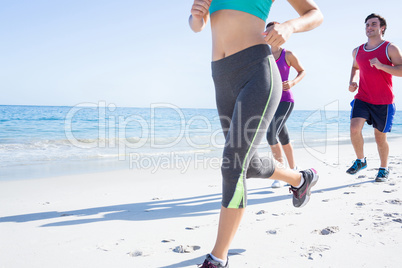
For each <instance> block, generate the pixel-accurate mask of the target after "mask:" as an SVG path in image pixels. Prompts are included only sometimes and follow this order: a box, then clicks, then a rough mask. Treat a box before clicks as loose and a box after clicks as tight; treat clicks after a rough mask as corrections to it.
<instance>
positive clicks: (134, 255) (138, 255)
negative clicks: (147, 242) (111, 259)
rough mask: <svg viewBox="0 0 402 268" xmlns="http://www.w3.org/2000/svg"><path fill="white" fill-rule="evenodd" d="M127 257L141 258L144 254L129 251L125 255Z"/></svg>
mask: <svg viewBox="0 0 402 268" xmlns="http://www.w3.org/2000/svg"><path fill="white" fill-rule="evenodd" d="M127 255H128V256H130V257H141V256H145V255H144V253H143V252H142V251H141V250H134V251H130V252H128V253H127Z"/></svg>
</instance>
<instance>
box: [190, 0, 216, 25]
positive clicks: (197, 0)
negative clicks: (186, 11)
mask: <svg viewBox="0 0 402 268" xmlns="http://www.w3.org/2000/svg"><path fill="white" fill-rule="evenodd" d="M211 2H212V0H194V3H193V6H192V8H191V15H192V16H193V18H194V19H196V20H201V19H203V18H204V17H205V16H206V15H208V12H209V6H210V5H211Z"/></svg>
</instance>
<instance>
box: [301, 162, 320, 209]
mask: <svg viewBox="0 0 402 268" xmlns="http://www.w3.org/2000/svg"><path fill="white" fill-rule="evenodd" d="M312 170H313V173H314V177H313V180H312V181H311V184H310V185H309V187H308V189H307V194H306V199H304V202H303V203H302V204H301V206H300V207H299V208H302V207H304V206H305V205H307V203H308V201H310V195H311V188H313V186H314V185H316V184H317V181H318V178H319V177H320V176H318V173H317V171H316V170H315V169H314V168H312Z"/></svg>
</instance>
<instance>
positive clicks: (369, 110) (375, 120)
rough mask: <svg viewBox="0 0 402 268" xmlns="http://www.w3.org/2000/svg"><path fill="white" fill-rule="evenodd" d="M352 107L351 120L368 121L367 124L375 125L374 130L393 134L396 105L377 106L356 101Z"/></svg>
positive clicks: (352, 103)
mask: <svg viewBox="0 0 402 268" xmlns="http://www.w3.org/2000/svg"><path fill="white" fill-rule="evenodd" d="M350 105H351V106H352V111H351V113H350V118H351V119H352V118H355V117H360V118H364V119H366V120H367V124H369V125H373V127H374V128H376V129H378V130H379V131H381V132H383V133H386V132H391V128H392V121H393V120H394V115H395V111H396V108H395V104H394V103H393V104H385V105H375V104H371V103H368V102H364V101H362V100H359V99H354V100H353V101H352V102H351V103H350Z"/></svg>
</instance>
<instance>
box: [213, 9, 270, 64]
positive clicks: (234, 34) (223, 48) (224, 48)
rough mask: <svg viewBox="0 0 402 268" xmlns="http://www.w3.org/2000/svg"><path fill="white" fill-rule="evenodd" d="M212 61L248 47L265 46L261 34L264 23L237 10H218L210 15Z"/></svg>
mask: <svg viewBox="0 0 402 268" xmlns="http://www.w3.org/2000/svg"><path fill="white" fill-rule="evenodd" d="M211 29H212V61H217V60H220V59H223V58H225V57H227V56H230V55H232V54H235V53H237V52H239V51H242V50H244V49H246V48H248V47H251V46H255V45H259V44H266V43H265V41H264V36H263V35H262V33H263V32H264V29H265V22H264V21H263V20H262V19H260V18H258V17H256V16H254V15H251V14H249V13H245V12H242V11H237V10H228V9H225V10H219V11H216V12H214V13H213V14H212V15H211Z"/></svg>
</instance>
